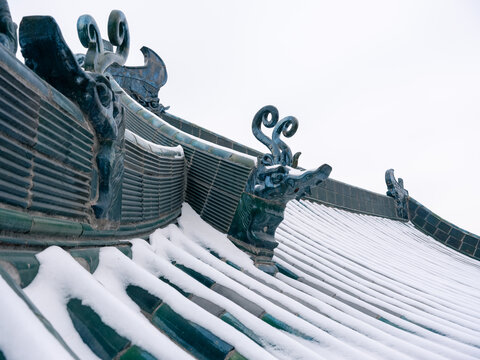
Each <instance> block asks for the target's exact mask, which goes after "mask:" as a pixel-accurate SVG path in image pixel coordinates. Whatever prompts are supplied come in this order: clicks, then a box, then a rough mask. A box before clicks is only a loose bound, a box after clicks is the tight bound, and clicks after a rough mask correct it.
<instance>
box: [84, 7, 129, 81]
mask: <svg viewBox="0 0 480 360" xmlns="http://www.w3.org/2000/svg"><path fill="white" fill-rule="evenodd" d="M77 32H78V37H79V39H80V42H81V43H82V45H83V46H84V47H85V48H87V49H88V50H87V53H86V55H85V58H84V62H83V67H84V68H85V70H87V71H92V72H96V73H98V74H103V72H104V71H105V70H106V69H107V68H108V67H109V66H110V65H112V64H118V65H123V64H125V62H126V61H127V57H128V52H129V50H130V34H129V30H128V23H127V19H126V17H125V14H124V13H123V12H121V11H120V10H112V12H111V13H110V16H109V17H108V39H109V41H110V42H109V43H108V42H106V41H105V40H103V39H102V37H101V34H100V30H99V28H98V25H97V23H96V21H95V19H94V18H93V17H92V16H90V15H82V16H80V17H79V18H78V21H77ZM106 43H107V44H108V45H109V46H108V47H111V46H110V45H113V46H116V50H115V52H113V50H109V49H106V46H105V44H106Z"/></svg>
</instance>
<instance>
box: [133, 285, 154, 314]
mask: <svg viewBox="0 0 480 360" xmlns="http://www.w3.org/2000/svg"><path fill="white" fill-rule="evenodd" d="M126 292H127V294H128V296H130V298H131V299H132V300H133V301H135V303H136V304H137V305H138V306H140V308H141V309H142V310H143V311H145V312H146V313H149V314H151V313H153V312H154V311H155V309H156V308H157V307H158V305H160V304H161V303H162V299H160V298H158V297H156V296H155V295H152V294H150V293H149V292H148V291H147V290H145V289H142V288H141V287H139V286H136V285H128V286H127V288H126Z"/></svg>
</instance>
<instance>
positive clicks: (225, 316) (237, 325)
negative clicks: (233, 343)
mask: <svg viewBox="0 0 480 360" xmlns="http://www.w3.org/2000/svg"><path fill="white" fill-rule="evenodd" d="M220 318H221V319H222V320H223V321H225V322H226V323H227V324H229V325H231V326H233V327H234V328H235V329H237V330H238V331H240V332H241V333H242V334H244V335H246V336H248V337H249V338H250V339H252V340H253V341H255V342H256V343H257V344H258V345H260V346H263V344H262V341H261V340H260V338H259V337H258V336H257V335H256V334H255V333H254V332H253V331H252V330H250V329H249V328H247V327H246V326H245V325H243V324H242V323H241V322H240V320H238V319H237V318H236V317H235V316H233V315H232V314H230V313H228V312H226V313H225V314H223V315H222V316H221V317H220Z"/></svg>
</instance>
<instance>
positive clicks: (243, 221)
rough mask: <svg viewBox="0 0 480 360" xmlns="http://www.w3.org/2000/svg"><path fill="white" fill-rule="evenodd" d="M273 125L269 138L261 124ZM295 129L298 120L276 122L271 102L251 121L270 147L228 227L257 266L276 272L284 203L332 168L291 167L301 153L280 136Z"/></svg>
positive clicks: (260, 139) (290, 118)
mask: <svg viewBox="0 0 480 360" xmlns="http://www.w3.org/2000/svg"><path fill="white" fill-rule="evenodd" d="M262 124H263V125H264V126H265V127H267V128H273V131H272V136H271V138H270V137H268V136H267V135H265V134H264V133H263V132H262V130H261V125H262ZM297 128H298V120H297V119H296V118H295V117H293V116H288V117H285V118H283V119H281V120H280V121H279V115H278V110H277V109H276V108H275V107H274V106H271V105H268V106H264V107H263V108H261V109H260V110H259V111H258V112H257V114H256V115H255V117H254V118H253V122H252V131H253V134H254V135H255V137H256V138H257V139H258V140H259V141H260V142H262V143H263V144H264V145H265V146H267V147H268V149H269V150H270V154H264V155H263V156H262V157H260V158H259V159H258V164H257V166H256V167H255V169H254V170H253V171H252V173H251V174H250V177H249V180H248V182H247V185H246V187H245V191H244V192H243V194H242V197H241V199H240V203H239V205H238V207H237V210H236V213H235V216H234V219H233V221H232V225H231V226H230V230H229V235H230V236H229V237H230V239H231V240H232V241H233V242H234V243H235V244H236V245H237V246H238V247H240V248H242V249H243V250H245V251H246V252H247V253H249V254H250V255H252V257H253V259H254V262H255V264H256V265H257V267H259V268H260V269H262V270H264V271H266V272H268V273H275V272H276V271H277V269H276V267H275V265H274V264H273V262H272V256H273V250H274V249H275V248H276V247H277V245H278V243H277V242H276V241H275V230H276V229H277V227H278V226H279V225H280V223H281V222H282V220H283V214H284V210H285V207H286V205H287V203H288V202H289V201H290V200H293V199H300V198H301V197H303V196H304V195H305V194H307V193H309V192H310V187H311V186H317V185H319V184H320V183H321V182H322V181H324V180H325V179H326V178H328V176H329V175H330V172H331V170H332V168H331V167H330V166H329V165H327V164H324V165H322V166H320V167H319V168H317V169H314V170H300V169H297V168H294V166H296V164H298V157H299V155H300V153H297V154H295V155H292V151H291V150H290V148H289V147H288V145H287V144H286V143H285V142H284V141H283V140H282V139H281V138H280V136H281V135H282V134H283V135H284V136H285V137H291V136H293V135H294V134H295V132H296V131H297Z"/></svg>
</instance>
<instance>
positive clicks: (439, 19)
mask: <svg viewBox="0 0 480 360" xmlns="http://www.w3.org/2000/svg"><path fill="white" fill-rule="evenodd" d="M10 8H11V12H12V16H13V18H14V21H16V22H17V23H19V22H20V20H21V17H22V16H26V15H52V16H53V17H55V19H56V20H57V22H58V23H59V25H60V27H61V29H62V32H63V34H64V37H65V39H66V40H67V42H68V44H69V45H70V47H71V48H72V50H74V52H85V50H84V49H83V48H82V47H81V45H80V42H79V40H78V37H77V34H76V20H77V18H78V17H79V16H80V15H82V14H86V13H88V14H91V15H92V16H93V17H94V18H95V19H96V21H97V23H98V25H99V27H100V30H101V32H102V36H103V37H104V38H106V37H107V29H106V24H107V19H108V15H109V13H110V10H112V9H120V10H122V11H123V12H124V13H125V14H126V16H127V20H128V22H129V27H130V36H131V50H130V56H129V60H128V62H127V64H129V65H141V64H143V56H142V55H141V53H140V51H139V49H140V47H141V46H143V45H146V46H148V47H151V48H152V49H153V50H155V51H156V52H157V53H158V54H159V55H160V56H161V57H162V58H163V60H164V61H165V63H166V65H167V70H168V75H169V80H168V82H167V84H166V86H165V87H164V88H163V89H162V90H161V91H160V99H161V102H162V103H163V104H164V105H170V106H171V109H170V111H171V112H172V113H173V114H175V115H177V116H180V117H183V118H185V119H187V120H189V121H192V122H194V123H196V124H198V125H201V126H204V127H206V128H208V129H211V130H214V131H216V132H218V133H220V134H222V135H225V136H227V137H230V138H232V139H234V140H237V141H239V142H242V143H245V144H247V145H250V146H252V147H255V148H257V149H259V150H262V151H264V150H266V148H263V147H262V145H261V144H260V143H257V141H256V139H255V138H254V137H253V135H252V134H251V130H250V125H251V120H252V117H253V115H254V114H255V112H256V111H257V110H258V109H259V108H260V107H262V106H263V105H267V104H272V105H275V106H277V107H278V109H279V111H280V116H281V117H284V116H287V115H293V116H296V117H297V118H298V119H299V121H300V127H299V130H298V132H297V134H296V135H295V136H294V137H293V138H290V139H288V140H287V142H288V144H290V146H291V148H292V150H293V151H294V152H296V151H302V156H301V157H300V165H301V166H303V167H306V168H311V167H316V166H318V165H320V164H323V163H328V164H330V165H331V166H332V167H333V171H332V174H331V176H332V177H333V178H335V179H337V180H340V181H344V182H347V183H350V184H353V185H355V186H359V187H362V188H366V189H369V190H372V191H375V192H378V193H385V190H386V186H385V183H384V172H385V170H386V169H388V168H394V169H395V174H396V175H397V177H403V179H404V181H405V187H406V188H407V189H408V190H409V192H410V195H411V196H413V197H415V198H416V199H417V200H418V201H420V202H422V203H423V204H424V205H426V206H427V207H429V208H430V209H431V210H433V211H434V212H436V213H438V214H439V215H441V216H443V217H444V218H445V219H446V220H449V221H451V222H453V223H455V224H457V225H459V226H461V227H463V228H465V229H466V230H469V231H472V232H475V233H477V234H480V221H478V219H479V211H478V208H477V206H478V205H479V204H480V192H479V191H478V190H477V189H478V179H479V173H480V163H479V159H480V156H479V155H480V150H479V141H478V137H479V136H480V122H479V119H480V106H479V104H480V2H478V1H464V0H454V1H319V0H309V1H307V0H297V1H280V0H256V1H252V0H243V1H221V0H208V1H194V0H192V1H187V0H180V1H178V0H176V1H142V0H137V1H132V0H129V1H123V0H116V1H98V0H97V1H91V0H82V1H75V2H70V1H60V0H45V1H38V0H35V1H33V0H14V1H10Z"/></svg>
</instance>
